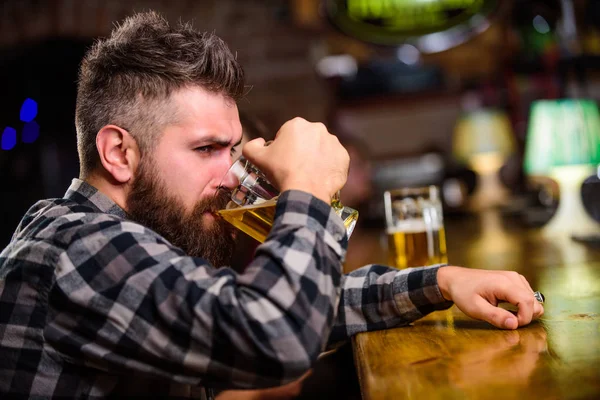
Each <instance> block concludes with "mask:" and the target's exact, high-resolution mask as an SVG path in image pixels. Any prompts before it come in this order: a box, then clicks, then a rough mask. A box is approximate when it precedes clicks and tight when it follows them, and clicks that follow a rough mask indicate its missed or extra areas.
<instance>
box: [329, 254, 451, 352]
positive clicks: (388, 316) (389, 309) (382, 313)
mask: <svg viewBox="0 0 600 400" xmlns="http://www.w3.org/2000/svg"><path fill="white" fill-rule="evenodd" d="M439 268H440V266H439V265H438V266H430V267H421V268H409V269H404V270H398V269H396V268H392V267H387V266H383V265H368V266H365V267H363V268H360V269H358V270H355V271H353V272H351V273H350V274H347V275H345V276H344V277H343V278H342V291H341V295H340V302H339V306H338V312H337V316H336V320H335V323H334V328H333V330H332V333H331V336H330V338H329V343H335V342H337V341H341V340H344V339H347V338H348V337H350V336H352V335H355V334H357V333H360V332H366V331H374V330H379V329H385V328H391V327H396V326H402V325H406V324H408V323H410V322H413V321H415V320H417V319H419V318H422V317H424V316H425V315H427V314H429V313H431V312H432V311H436V310H443V309H446V308H449V307H450V306H451V305H452V303H451V302H448V301H446V300H445V299H444V297H443V296H442V293H441V292H440V289H439V287H438V284H437V271H438V269H439Z"/></svg>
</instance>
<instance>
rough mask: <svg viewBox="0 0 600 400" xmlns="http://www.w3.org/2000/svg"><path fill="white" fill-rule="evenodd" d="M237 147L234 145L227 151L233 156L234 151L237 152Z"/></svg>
mask: <svg viewBox="0 0 600 400" xmlns="http://www.w3.org/2000/svg"><path fill="white" fill-rule="evenodd" d="M237 151H238V148H237V146H236V147H232V148H231V150H230V151H229V154H230V155H231V156H232V157H233V156H234V155H235V153H237Z"/></svg>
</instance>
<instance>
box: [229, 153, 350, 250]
mask: <svg viewBox="0 0 600 400" xmlns="http://www.w3.org/2000/svg"><path fill="white" fill-rule="evenodd" d="M219 186H220V188H221V190H226V188H228V187H233V188H234V189H233V190H232V191H231V201H230V202H229V203H228V204H227V206H226V207H225V209H224V210H220V211H219V215H220V216H221V217H222V218H223V219H224V220H226V221H227V222H229V223H230V224H232V225H233V226H235V227H236V228H238V229H239V230H241V231H242V232H244V233H246V234H248V235H249V236H251V237H253V238H254V239H256V240H258V241H259V242H261V243H262V242H264V241H265V239H266V238H267V235H268V234H269V231H270V230H271V226H272V225H273V221H274V219H275V205H276V203H277V196H279V190H277V189H276V188H275V187H274V186H273V185H272V184H271V183H270V182H269V180H268V179H267V178H266V177H265V175H264V174H263V173H262V172H261V171H260V170H259V169H258V168H256V166H254V165H253V164H252V163H250V162H249V161H248V160H246V158H245V157H244V156H241V157H240V158H239V159H238V160H237V161H235V162H234V163H233V164H232V165H231V167H230V168H229V171H227V173H226V174H225V176H224V177H223V180H222V181H221V184H220V185H219ZM331 207H332V208H333V209H334V211H335V213H336V214H337V215H339V216H340V217H341V218H342V221H343V222H344V226H345V227H346V233H347V235H348V237H350V235H351V234H352V231H353V230H354V227H355V225H356V221H357V220H358V211H356V210H354V209H352V208H350V207H344V206H343V205H342V204H341V203H340V200H339V192H338V193H337V194H336V196H334V198H333V200H332V201H331Z"/></svg>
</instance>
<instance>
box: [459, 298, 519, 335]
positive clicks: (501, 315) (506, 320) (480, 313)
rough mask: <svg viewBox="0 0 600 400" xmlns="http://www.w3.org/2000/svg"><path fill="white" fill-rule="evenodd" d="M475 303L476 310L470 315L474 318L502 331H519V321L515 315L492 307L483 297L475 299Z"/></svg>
mask: <svg viewBox="0 0 600 400" xmlns="http://www.w3.org/2000/svg"><path fill="white" fill-rule="evenodd" d="M474 303H475V304H473V306H474V309H473V310H472V311H471V313H470V315H471V316H472V317H473V318H477V319H481V320H484V321H486V322H489V323H490V324H492V325H494V326H495V327H497V328H501V329H517V327H518V326H519V321H518V320H517V318H516V317H515V316H514V315H513V314H511V313H510V312H509V311H507V310H504V309H502V308H500V307H495V306H493V305H491V304H490V303H489V302H488V301H487V300H485V299H484V298H483V297H480V296H477V297H475V301H474Z"/></svg>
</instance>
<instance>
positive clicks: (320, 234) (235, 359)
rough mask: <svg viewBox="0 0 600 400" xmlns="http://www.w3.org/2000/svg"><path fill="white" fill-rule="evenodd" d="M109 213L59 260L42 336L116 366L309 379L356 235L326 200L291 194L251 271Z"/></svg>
mask: <svg viewBox="0 0 600 400" xmlns="http://www.w3.org/2000/svg"><path fill="white" fill-rule="evenodd" d="M99 218H100V220H99V221H97V223H95V224H93V226H95V227H96V229H88V230H85V229H84V228H82V229H81V230H80V231H78V234H77V235H78V238H77V239H76V240H74V241H73V242H72V243H71V244H70V245H69V247H68V249H67V251H66V252H64V253H62V255H61V256H60V259H59V260H58V262H57V268H56V285H54V286H55V287H54V288H53V290H52V291H51V293H50V295H49V297H50V301H49V304H50V306H51V308H50V309H51V311H50V316H49V323H48V325H47V328H46V330H45V332H44V335H45V338H46V340H47V341H48V343H50V344H51V345H52V347H53V349H54V351H56V352H57V353H58V355H59V356H61V357H63V358H65V359H67V360H70V361H71V362H74V363H77V362H81V361H80V360H84V361H83V362H84V363H85V364H86V365H90V366H94V367H96V368H100V369H104V370H107V371H111V372H114V373H120V372H127V373H131V372H132V371H133V372H135V373H142V374H149V376H156V377H162V378H167V379H169V380H175V381H177V382H181V383H188V384H193V385H196V384H198V385H200V384H201V385H206V386H211V387H215V388H225V387H239V388H256V387H266V386H275V385H281V384H284V383H286V382H289V381H291V380H294V379H296V378H298V377H300V376H301V375H302V374H303V373H304V372H305V371H306V370H307V369H309V368H310V367H311V365H312V363H313V362H314V361H315V360H316V358H317V356H318V354H319V353H320V352H321V351H322V350H323V349H324V347H325V344H326V343H325V341H326V338H327V337H328V336H329V333H330V330H331V327H332V325H333V320H334V315H335V309H336V308H335V307H336V305H337V301H338V299H339V292H340V281H341V273H340V269H341V262H342V259H343V257H344V254H345V248H346V244H347V238H346V235H345V230H344V226H343V224H342V221H341V220H340V218H339V217H337V215H336V214H335V213H334V212H333V211H332V210H331V207H329V205H327V204H326V203H324V202H322V201H321V200H318V199H316V198H314V197H312V196H310V195H309V194H307V193H304V192H300V191H288V192H285V193H283V194H282V195H281V196H280V199H279V201H278V204H277V208H276V217H275V223H274V225H273V229H272V231H271V233H270V235H269V237H268V238H267V240H266V241H265V243H264V244H262V245H261V246H259V248H258V250H257V252H256V257H255V259H254V260H253V262H252V264H251V265H250V266H249V268H248V269H247V270H246V271H245V272H244V274H236V273H235V272H234V271H233V270H231V269H230V268H219V269H216V268H213V267H212V266H210V265H208V264H207V262H206V261H205V260H203V259H200V258H193V257H188V256H186V255H185V254H183V252H182V251H181V250H180V249H177V248H174V247H172V246H171V245H170V244H169V243H167V242H166V241H164V240H163V239H162V238H160V237H158V236H157V235H156V234H150V233H151V232H149V231H147V230H146V228H144V227H143V226H141V225H139V224H135V223H133V222H128V221H123V220H118V219H115V218H111V217H110V216H106V218H105V219H104V220H102V219H101V217H99ZM76 260H77V261H76Z"/></svg>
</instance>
